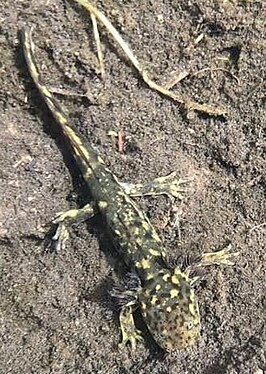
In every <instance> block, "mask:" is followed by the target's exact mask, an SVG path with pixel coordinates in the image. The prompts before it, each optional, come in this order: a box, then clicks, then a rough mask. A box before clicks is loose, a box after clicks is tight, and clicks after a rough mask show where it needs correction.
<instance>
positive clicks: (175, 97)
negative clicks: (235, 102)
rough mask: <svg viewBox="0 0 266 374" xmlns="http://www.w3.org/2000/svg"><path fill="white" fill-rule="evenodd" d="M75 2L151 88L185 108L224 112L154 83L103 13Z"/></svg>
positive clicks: (85, 0)
mask: <svg viewBox="0 0 266 374" xmlns="http://www.w3.org/2000/svg"><path fill="white" fill-rule="evenodd" d="M74 1H75V2H76V3H78V4H80V5H82V6H83V7H84V8H85V9H86V10H87V11H88V12H89V13H90V14H93V15H94V16H95V17H96V18H97V19H98V21H100V22H101V23H102V24H103V25H104V26H105V27H106V29H107V30H108V32H109V33H110V34H111V35H112V37H113V38H114V40H115V41H116V42H117V43H118V44H119V46H120V47H121V48H122V50H123V51H124V53H125V54H126V56H127V58H128V59H129V60H130V61H131V63H132V64H133V65H134V66H135V68H136V69H137V70H138V72H139V74H140V75H141V76H142V78H143V80H144V82H145V83H146V84H147V85H148V86H149V87H150V88H151V89H153V90H155V91H157V92H159V93H160V94H162V95H164V96H167V97H169V98H171V99H172V100H174V101H177V102H178V103H181V104H183V105H184V106H185V107H186V109H187V110H197V111H199V112H204V113H207V114H209V115H214V116H220V115H224V114H226V110H225V109H224V108H221V107H215V106H211V105H207V104H199V103H197V102H195V101H193V100H191V99H190V98H189V97H187V96H185V95H177V94H175V93H173V92H172V91H170V90H168V89H167V88H165V87H162V86H160V85H158V84H157V83H155V82H154V81H153V80H151V79H150V78H149V76H148V74H147V73H146V72H145V70H144V69H143V67H142V65H141V64H140V62H139V61H138V59H137V58H136V57H135V56H134V54H133V52H132V51H131V49H130V48H129V46H128V45H127V44H126V42H125V41H124V40H123V38H122V37H121V36H120V34H119V33H118V31H117V30H116V29H115V27H114V26H113V25H112V24H111V22H110V21H109V20H108V19H107V18H106V17H105V15H104V14H103V13H101V12H100V11H99V10H98V9H97V8H96V7H95V6H94V5H92V4H91V3H90V1H88V0H74Z"/></svg>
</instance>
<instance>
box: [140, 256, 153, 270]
mask: <svg viewBox="0 0 266 374" xmlns="http://www.w3.org/2000/svg"><path fill="white" fill-rule="evenodd" d="M141 267H142V269H149V268H150V267H151V264H150V261H149V260H147V259H146V258H144V259H143V260H141Z"/></svg>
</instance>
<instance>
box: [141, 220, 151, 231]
mask: <svg viewBox="0 0 266 374" xmlns="http://www.w3.org/2000/svg"><path fill="white" fill-rule="evenodd" d="M142 227H143V228H144V230H146V231H148V230H149V228H150V225H149V224H148V223H147V222H146V221H143V222H142Z"/></svg>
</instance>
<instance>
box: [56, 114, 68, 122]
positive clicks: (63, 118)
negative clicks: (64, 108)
mask: <svg viewBox="0 0 266 374" xmlns="http://www.w3.org/2000/svg"><path fill="white" fill-rule="evenodd" d="M55 114H56V117H57V119H58V121H59V122H60V123H61V124H62V125H65V124H66V123H67V119H66V117H65V116H64V115H63V114H62V113H60V112H58V111H55Z"/></svg>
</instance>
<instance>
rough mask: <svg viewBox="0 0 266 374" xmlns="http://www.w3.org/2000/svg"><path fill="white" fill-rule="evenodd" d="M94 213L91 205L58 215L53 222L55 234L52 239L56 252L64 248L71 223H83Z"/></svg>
mask: <svg viewBox="0 0 266 374" xmlns="http://www.w3.org/2000/svg"><path fill="white" fill-rule="evenodd" d="M94 213H95V208H94V206H92V205H91V204H86V205H85V206H84V207H83V208H81V209H70V210H68V211H66V212H62V213H59V214H58V215H57V217H56V218H55V219H54V220H53V223H54V224H55V225H57V229H56V232H55V234H54V236H53V237H52V240H53V245H54V247H55V250H56V251H60V249H64V248H65V243H66V241H67V240H68V238H69V232H68V226H70V225H72V224H73V223H79V222H83V221H85V220H87V219H89V218H91V217H92V216H93V215H94Z"/></svg>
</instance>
